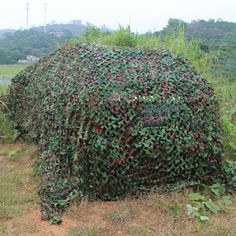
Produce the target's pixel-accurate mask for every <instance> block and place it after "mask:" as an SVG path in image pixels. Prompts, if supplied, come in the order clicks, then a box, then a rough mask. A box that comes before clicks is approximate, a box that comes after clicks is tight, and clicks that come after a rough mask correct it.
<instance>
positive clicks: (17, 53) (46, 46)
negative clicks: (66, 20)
mask: <svg viewBox="0 0 236 236" xmlns="http://www.w3.org/2000/svg"><path fill="white" fill-rule="evenodd" d="M70 37H71V33H69V32H64V34H63V35H62V36H61V37H57V36H55V35H54V34H50V33H44V32H41V31H36V30H33V29H30V30H18V31H15V32H14V33H7V34H5V35H4V37H3V38H1V39H0V64H13V63H17V62H18V60H20V59H25V58H26V57H27V56H29V55H32V56H35V57H41V56H44V55H46V54H48V53H49V52H51V51H53V50H54V49H55V48H56V46H57V45H58V44H61V43H64V42H65V41H67V40H68V39H69V38H70Z"/></svg>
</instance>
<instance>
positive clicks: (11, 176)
mask: <svg viewBox="0 0 236 236" xmlns="http://www.w3.org/2000/svg"><path fill="white" fill-rule="evenodd" d="M0 161H2V160H1V159H0ZM0 170H1V171H0V222H1V220H9V219H13V218H18V217H20V216H22V214H23V213H24V212H25V206H26V205H31V204H32V203H35V199H36V192H34V191H31V190H30V188H29V186H30V183H31V180H30V179H29V178H28V176H27V175H26V173H27V172H28V173H29V171H28V170H26V172H22V170H21V169H20V168H14V169H12V168H11V167H10V164H9V167H8V166H7V165H5V166H3V167H0Z"/></svg>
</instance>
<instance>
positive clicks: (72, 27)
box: [32, 20, 87, 37]
mask: <svg viewBox="0 0 236 236" xmlns="http://www.w3.org/2000/svg"><path fill="white" fill-rule="evenodd" d="M46 28H47V32H61V31H63V32H69V33H70V34H71V36H73V37H79V36H81V34H83V33H84V32H85V30H86V28H87V25H84V24H82V22H81V21H80V20H75V21H72V22H71V23H69V24H58V23H52V24H48V25H47V27H46ZM32 29H33V30H37V31H44V26H40V27H34V28H32Z"/></svg>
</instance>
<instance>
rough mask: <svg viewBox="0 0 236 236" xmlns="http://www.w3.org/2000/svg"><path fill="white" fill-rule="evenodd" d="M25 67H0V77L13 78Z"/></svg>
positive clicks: (15, 65)
mask: <svg viewBox="0 0 236 236" xmlns="http://www.w3.org/2000/svg"><path fill="white" fill-rule="evenodd" d="M26 67H27V64H14V65H0V75H5V76H11V77H12V76H14V75H16V74H17V73H19V72H20V71H22V70H23V69H24V68H26Z"/></svg>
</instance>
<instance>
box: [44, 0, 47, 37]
mask: <svg viewBox="0 0 236 236" xmlns="http://www.w3.org/2000/svg"><path fill="white" fill-rule="evenodd" d="M46 31H47V3H44V32H45V33H46Z"/></svg>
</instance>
